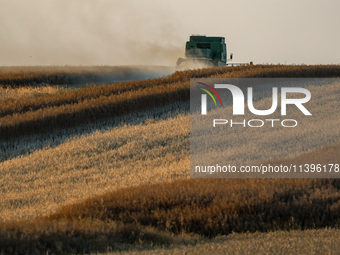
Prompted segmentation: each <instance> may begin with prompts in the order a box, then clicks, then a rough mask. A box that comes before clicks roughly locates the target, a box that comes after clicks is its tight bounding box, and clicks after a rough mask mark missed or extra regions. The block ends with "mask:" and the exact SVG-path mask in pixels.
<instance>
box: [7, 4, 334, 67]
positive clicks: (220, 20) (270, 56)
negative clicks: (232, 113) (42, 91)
mask: <svg viewBox="0 0 340 255" xmlns="http://www.w3.org/2000/svg"><path fill="white" fill-rule="evenodd" d="M339 12H340V1H339V0H324V1H321V0H247V1H245V0H209V1H208V0H171V1H164V0H111V1H109V0H97V1H94V0H30V1H27V0H0V66H3V65H7V66H9V65H54V64H55V65H175V62H176V60H177V58H178V57H183V56H184V48H185V42H186V41H187V40H188V39H189V36H190V35H192V34H202V35H207V36H224V37H225V38H226V44H227V51H228V54H229V53H231V52H232V53H233V54H234V61H235V62H249V61H253V62H254V63H255V64H261V63H264V64H265V63H270V64H271V63H272V64H277V63H281V64H284V63H286V64H302V63H304V64H332V63H333V64H339V63H340V49H339V46H340V28H339V25H340V14H339Z"/></svg>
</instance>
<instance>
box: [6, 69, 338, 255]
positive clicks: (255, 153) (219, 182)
mask: <svg viewBox="0 0 340 255" xmlns="http://www.w3.org/2000/svg"><path fill="white" fill-rule="evenodd" d="M117 70H118V71H117ZM114 71H115V72H123V71H124V72H125V73H124V75H127V76H128V75H129V73H128V71H126V68H125V69H119V68H118V67H116V68H115V69H114ZM147 71H148V75H150V72H152V75H151V76H150V77H155V76H156V74H155V73H157V72H158V74H159V76H161V77H159V78H150V79H141V80H139V81H137V80H136V79H135V78H132V79H135V80H130V81H129V80H126V81H117V82H109V81H110V79H111V78H112V77H113V76H114V75H113V74H112V72H113V68H110V67H101V68H99V67H96V68H90V67H88V68H84V67H83V68H82V69H79V68H78V69H77V68H75V67H72V68H67V67H62V68H55V69H53V68H52V67H50V68H44V67H36V68H34V67H31V68H0V192H1V196H0V251H1V254H24V253H25V252H28V254H46V253H48V254H51V253H52V254H96V253H98V252H100V253H104V254H111V253H112V254H113V253H118V252H123V254H137V253H141V254H160V253H162V254H183V252H186V254H223V253H224V254H254V253H258V254H266V251H268V250H271V251H272V253H274V252H275V253H276V252H277V253H280V254H281V253H282V254H305V253H315V254H336V252H337V251H338V250H339V245H338V244H339V238H340V232H339V227H340V179H277V178H276V179H190V170H189V168H190V104H189V100H190V79H192V78H245V77H249V78H257V77H261V78H269V77H270V78H277V77H281V78H285V77H288V78H307V77H319V78H322V77H323V78H326V77H327V78H335V77H340V66H338V65H332V66H322V65H320V66H285V65H253V66H235V67H219V68H205V69H197V70H187V71H177V72H174V73H172V74H169V75H166V76H165V75H163V74H164V72H165V69H164V68H163V69H162V68H161V69H157V70H152V71H150V70H147ZM138 72H141V70H140V69H138ZM135 73H136V71H135ZM138 74H140V73H138ZM110 77H111V78H110ZM139 77H142V76H139ZM109 78H110V79H109ZM79 80H80V82H79ZM111 81H112V80H111ZM68 83H70V84H68ZM86 83H89V84H90V83H96V84H95V85H93V84H92V85H93V86H78V87H77V89H74V88H70V87H72V86H73V85H74V84H78V85H79V84H86ZM68 85H72V86H68ZM306 88H308V89H309V90H310V91H311V93H312V95H313V102H312V103H311V104H310V105H309V109H310V110H311V111H312V112H313V118H310V119H303V118H301V116H294V117H295V118H296V119H298V120H299V122H301V123H302V124H303V125H302V127H303V128H297V129H294V130H290V131H289V132H285V133H283V132H282V129H268V130H266V136H265V137H259V135H258V134H257V133H256V132H248V131H240V132H239V133H237V134H236V133H231V134H230V135H229V136H228V137H227V138H226V141H227V142H228V144H230V149H229V150H228V153H227V155H226V156H227V157H228V159H229V160H230V162H231V163H232V164H235V165H240V164H241V163H247V164H268V163H270V164H273V165H280V164H291V163H295V164H301V163H303V162H309V163H315V164H319V163H320V164H327V163H329V162H332V163H334V164H335V163H337V164H339V163H340V84H339V83H333V84H330V85H325V86H306ZM270 100H271V98H269V97H263V98H259V99H258V100H257V101H256V106H257V107H264V108H266V107H267V106H268V104H270ZM217 111H218V110H217ZM276 117H277V116H276ZM300 119H301V120H300ZM316 119H317V120H318V121H315V120H316ZM307 134H308V135H307ZM274 137H275V139H274ZM284 248H285V250H284V251H283V249H284Z"/></svg>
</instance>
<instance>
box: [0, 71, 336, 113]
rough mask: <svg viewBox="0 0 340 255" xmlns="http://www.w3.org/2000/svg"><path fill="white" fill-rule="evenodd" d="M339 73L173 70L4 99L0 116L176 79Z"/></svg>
mask: <svg viewBox="0 0 340 255" xmlns="http://www.w3.org/2000/svg"><path fill="white" fill-rule="evenodd" d="M333 76H340V67H339V66H270V65H269V66H268V65H263V66H240V67H224V68H206V69H198V70H188V71H183V72H176V73H174V74H172V75H171V76H169V77H162V78H157V79H149V80H142V81H128V82H118V83H115V84H110V85H101V86H94V87H88V88H83V89H81V90H76V91H67V92H64V93H59V94H54V95H46V96H40V97H39V98H25V99H21V100H12V101H6V103H2V104H0V117H3V116H6V115H11V114H14V113H24V112H27V111H35V110H38V109H41V108H47V107H53V106H61V105H64V104H76V103H79V102H81V101H84V100H88V99H94V98H98V97H102V96H105V97H107V96H111V95H114V94H120V93H123V92H126V91H133V90H141V89H145V88H149V87H153V86H158V85H167V84H172V83H176V82H186V81H189V80H190V79H191V78H203V77H205V78H207V77H333Z"/></svg>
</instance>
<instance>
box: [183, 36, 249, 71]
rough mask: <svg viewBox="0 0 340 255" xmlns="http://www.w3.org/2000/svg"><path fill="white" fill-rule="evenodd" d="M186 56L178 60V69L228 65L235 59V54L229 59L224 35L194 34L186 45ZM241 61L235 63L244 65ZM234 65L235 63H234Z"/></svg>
mask: <svg viewBox="0 0 340 255" xmlns="http://www.w3.org/2000/svg"><path fill="white" fill-rule="evenodd" d="M185 57H186V58H179V59H178V60H177V69H185V68H192V67H214V66H226V65H228V64H227V61H231V60H232V59H233V54H232V53H231V54H230V58H229V59H227V46H226V44H225V39H224V37H208V36H204V35H192V36H190V40H189V41H187V43H186V46H185ZM242 64H243V63H239V64H236V63H235V65H242ZM232 65H234V64H232Z"/></svg>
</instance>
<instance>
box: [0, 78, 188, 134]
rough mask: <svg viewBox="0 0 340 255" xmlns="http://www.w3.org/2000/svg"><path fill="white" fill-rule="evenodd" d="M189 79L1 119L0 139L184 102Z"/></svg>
mask: <svg viewBox="0 0 340 255" xmlns="http://www.w3.org/2000/svg"><path fill="white" fill-rule="evenodd" d="M189 87H190V84H189V82H186V83H174V84H172V85H168V86H164V85H159V86H155V87H151V88H146V89H144V90H137V91H127V92H124V93H121V94H118V95H111V96H108V97H99V98H94V99H90V100H84V101H82V102H80V103H78V104H67V105H62V106H59V107H50V108H44V109H39V110H37V111H31V112H26V113H24V114H14V115H12V116H6V117H3V118H1V119H0V140H5V139H9V138H13V137H17V136H22V135H29V134H34V133H40V132H45V131H52V130H54V129H57V128H68V127H73V126H76V125H80V124H85V123H90V122H94V121H98V120H102V119H105V118H112V117H115V116H119V115H123V114H127V113H130V112H133V111H138V110H143V109H149V108H154V107H160V106H164V105H166V104H169V103H173V102H181V101H187V100H188V98H189Z"/></svg>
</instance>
